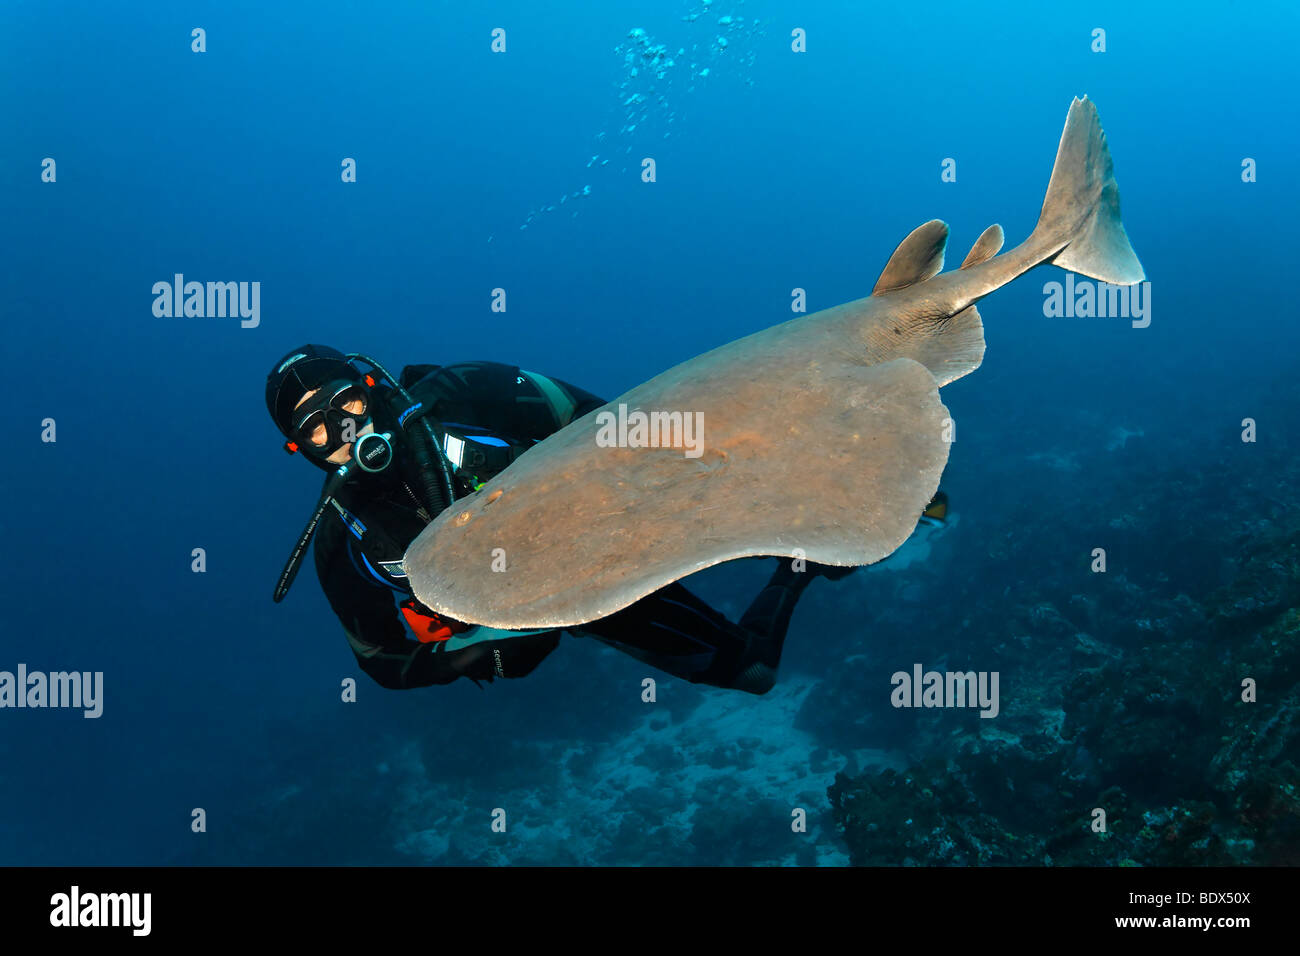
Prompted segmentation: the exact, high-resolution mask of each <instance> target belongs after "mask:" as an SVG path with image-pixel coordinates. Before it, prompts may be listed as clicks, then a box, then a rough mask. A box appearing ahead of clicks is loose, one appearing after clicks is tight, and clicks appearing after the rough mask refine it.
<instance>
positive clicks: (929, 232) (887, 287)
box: [871, 219, 948, 295]
mask: <svg viewBox="0 0 1300 956" xmlns="http://www.w3.org/2000/svg"><path fill="white" fill-rule="evenodd" d="M947 245H948V224H947V223H946V222H944V221H943V220H942V219H931V220H930V221H929V222H926V223H922V224H921V225H919V226H917V227H916V228H915V229H913V230H912V231H911V232H910V233H908V234H907V238H906V239H904V240H903V241H902V242H900V243H899V244H898V248H897V249H895V250H894V254H893V255H892V256H890V257H889V261H888V262H887V263H885V271H884V272H882V273H880V278H879V279H877V280H876V287H875V288H874V289H872V290H871V294H872V295H884V294H885V293H886V292H893V291H894V290H895V289H905V288H907V287H908V286H909V285H916V284H917V283H918V282H924V281H925V280H926V279H932V278H934V277H935V276H937V275H938V274H939V273H940V271H942V269H943V251H944V249H945V248H946V247H947Z"/></svg>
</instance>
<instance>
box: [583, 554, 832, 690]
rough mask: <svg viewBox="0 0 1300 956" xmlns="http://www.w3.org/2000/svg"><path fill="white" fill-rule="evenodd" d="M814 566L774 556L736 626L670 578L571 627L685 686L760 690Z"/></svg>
mask: <svg viewBox="0 0 1300 956" xmlns="http://www.w3.org/2000/svg"><path fill="white" fill-rule="evenodd" d="M819 570H820V567H819V566H816V565H811V564H810V565H809V570H808V571H806V572H796V571H793V570H791V565H790V562H789V561H788V560H784V559H783V560H781V561H780V563H779V564H778V567H777V570H776V572H775V573H774V574H773V575H772V577H771V579H770V580H769V581H768V583H767V585H766V586H765V587H764V588H763V590H762V591H760V592H759V593H758V596H757V597H756V598H755V599H754V601H753V603H752V604H750V606H749V608H748V610H746V611H745V613H744V614H743V615H742V616H741V618H740V623H738V624H733V623H732V622H731V621H728V620H727V618H726V617H725V615H723V614H722V613H721V612H719V611H716V610H714V609H713V608H711V607H709V605H707V604H705V603H704V602H703V601H702V600H700V599H699V598H698V597H696V596H695V595H694V594H692V593H691V592H690V591H688V590H687V589H686V588H685V587H684V586H683V585H682V584H681V583H680V582H675V583H673V584H670V585H668V586H667V587H665V588H662V589H660V590H658V591H656V592H654V593H653V594H650V595H647V596H646V597H644V598H642V599H641V600H640V601H637V602H636V603H635V604H631V605H629V606H628V607H626V608H624V609H623V610H621V611H618V612H617V613H615V614H611V615H610V616H609V617H605V618H601V619H600V620H598V621H591V622H589V623H587V624H583V625H581V626H580V627H576V628H571V630H573V631H577V632H579V633H583V634H587V635H590V636H592V637H596V638H598V639H600V640H602V641H604V642H605V643H607V644H610V645H612V646H614V647H617V648H618V649H619V650H621V651H623V652H625V653H627V654H630V655H631V656H633V657H635V658H637V659H638V660H642V661H645V662H646V663H648V664H651V665H652V666H654V667H658V668H659V669H660V670H664V671H667V672H668V673H670V674H673V675H674V676H677V677H681V678H683V679H685V680H689V681H691V682H692V683H696V684H711V685H713V686H715V687H725V688H729V689H735V690H746V691H749V692H750V693H754V694H763V693H766V692H767V691H768V690H770V689H771V688H772V685H773V684H775V683H776V671H777V667H778V666H779V665H780V662H781V649H782V647H783V645H784V643H785V635H786V631H787V630H788V629H789V626H790V616H791V614H793V613H794V607H795V604H796V603H797V602H798V600H799V596H800V595H801V594H802V593H803V590H804V588H806V587H807V586H808V584H809V583H810V582H811V581H812V579H813V578H814V577H816V576H817V572H818V571H819ZM837 570H838V569H837ZM847 570H849V569H846V571H847Z"/></svg>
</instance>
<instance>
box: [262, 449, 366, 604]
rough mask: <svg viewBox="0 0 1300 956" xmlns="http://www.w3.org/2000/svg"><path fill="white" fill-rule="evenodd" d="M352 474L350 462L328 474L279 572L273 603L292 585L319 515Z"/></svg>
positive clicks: (280, 599) (282, 596)
mask: <svg viewBox="0 0 1300 956" xmlns="http://www.w3.org/2000/svg"><path fill="white" fill-rule="evenodd" d="M351 474H352V464H351V462H349V463H348V464H346V465H340V466H339V469H338V471H336V472H334V474H332V475H330V476H329V478H327V479H326V481H325V490H324V491H322V492H321V496H320V502H319V503H318V504H317V505H316V510H315V511H314V512H312V516H311V520H310V521H308V522H307V527H305V528H303V530H302V534H301V535H300V536H299V538H298V543H297V544H296V545H295V546H294V549H293V553H292V554H291V555H289V561H288V563H286V564H285V566H284V570H283V571H281V572H280V580H279V582H278V583H277V584H276V586H275V598H274V600H275V603H276V604H279V603H280V602H281V601H283V600H284V596H285V595H286V594H288V593H289V588H290V587H292V586H293V579H294V578H296V577H297V576H298V569H299V568H300V567H302V559H303V558H304V557H305V556H306V554H307V545H308V544H309V543H310V542H311V536H312V534H314V533H315V531H316V525H317V524H318V523H319V522H320V516H321V515H323V514H324V513H325V509H326V508H328V507H329V503H330V499H331V498H333V497H334V495H335V494H337V493H338V490H339V489H340V488H342V487H343V484H344V482H346V481H347V480H348V478H349V477H350V476H351Z"/></svg>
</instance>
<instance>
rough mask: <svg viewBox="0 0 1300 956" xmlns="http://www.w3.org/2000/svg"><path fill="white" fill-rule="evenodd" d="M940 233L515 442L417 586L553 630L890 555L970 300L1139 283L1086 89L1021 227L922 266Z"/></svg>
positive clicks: (936, 421)
mask: <svg viewBox="0 0 1300 956" xmlns="http://www.w3.org/2000/svg"><path fill="white" fill-rule="evenodd" d="M947 237H948V227H947V225H946V224H945V223H943V222H941V221H939V220H932V221H930V222H927V223H925V224H923V225H921V226H919V227H918V228H917V229H915V230H914V231H913V232H912V233H911V234H910V235H909V236H908V237H907V238H906V239H904V240H903V242H902V243H901V244H900V245H899V246H898V248H897V249H896V250H895V251H894V254H893V255H892V256H891V257H890V259H889V262H888V263H887V264H886V266H885V269H884V272H883V273H882V274H881V276H880V279H879V280H878V281H877V283H876V286H875V288H874V290H873V292H872V294H871V295H870V296H869V297H867V298H864V299H859V300H857V301H854V302H849V303H846V304H844V305H840V306H836V307H834V308H831V309H827V310H825V311H822V312H817V313H815V314H813V315H808V316H800V317H798V318H794V319H791V320H789V321H787V322H784V323H782V324H780V325H776V326H773V327H771V328H768V329H765V330H763V331H761V332H755V333H754V334H752V335H749V336H746V337H745V338H742V339H739V340H737V341H735V342H731V343H729V344H727V345H723V346H721V347H719V348H716V349H713V350H712V351H710V352H706V353H705V354H703V355H700V356H697V357H695V358H693V359H690V360H689V361H686V362H683V363H682V364H680V365H677V366H676V367H674V368H671V369H669V370H668V371H666V372H663V373H662V374H660V375H657V376H655V377H654V378H652V379H650V380H649V381H647V382H645V383H643V384H641V385H638V386H637V387H635V388H633V389H632V390H631V391H629V392H626V393H625V394H623V395H620V396H619V397H618V398H616V399H614V400H613V401H612V402H610V403H608V404H607V405H605V406H604V407H603V408H601V409H598V410H596V411H593V412H592V413H590V414H588V415H586V416H585V417H583V418H581V419H578V420H577V421H574V422H572V423H570V424H569V425H567V426H566V427H565V428H563V429H561V430H560V431H558V432H556V433H555V434H553V435H551V436H550V437H549V438H547V439H546V440H545V441H543V442H541V443H539V444H538V445H536V446H535V447H533V448H532V449H530V450H529V451H528V452H527V453H526V454H524V455H523V456H522V457H521V458H519V459H518V460H517V461H515V462H514V463H513V464H512V465H510V467H508V468H507V469H506V470H505V471H503V472H501V473H500V474H499V475H497V476H496V477H495V478H494V479H492V480H491V481H489V482H488V483H487V484H485V485H484V486H483V487H482V488H481V489H480V490H479V491H478V492H476V493H474V494H473V495H471V496H469V497H467V498H464V499H461V500H459V501H457V502H456V503H455V504H453V505H452V506H451V507H450V508H448V509H447V510H446V511H445V512H443V513H442V515H440V516H439V517H438V518H437V519H436V520H434V521H433V522H432V523H431V524H430V525H429V526H428V527H427V528H426V529H425V530H424V531H423V532H422V533H421V534H420V536H419V537H418V538H417V539H416V540H415V541H414V542H413V543H412V545H411V547H410V548H409V549H408V550H407V553H406V558H405V563H406V570H407V572H408V574H409V575H410V580H411V584H412V586H413V588H414V591H415V594H416V596H417V597H418V598H419V599H420V601H422V602H423V603H424V604H426V605H427V606H428V607H430V608H432V609H433V610H435V611H437V612H439V613H441V614H445V615H447V616H450V617H452V618H455V619H457V620H460V621H466V622H469V623H474V624H483V625H488V626H491V627H498V628H535V627H560V626H569V625H577V624H582V623H585V622H587V621H592V620H595V619H597V618H601V617H605V616H607V615H609V614H612V613H613V612H615V611H618V610H620V609H622V608H624V607H626V606H627V605H629V604H631V603H632V602H634V601H636V600H637V599H639V598H641V597H644V596H645V595H647V594H649V593H651V592H652V591H655V590H657V589H659V588H661V587H663V586H665V585H667V584H669V583H671V582H673V581H676V580H678V579H679V578H682V577H685V576H686V575H689V574H692V573H694V572H696V571H699V570H701V569H703V568H707V567H709V566H710V565H714V564H718V563H720V562H723V561H730V560H733V559H736V558H742V557H747V556H754V555H774V556H787V557H801V556H802V557H806V558H807V559H808V560H810V561H815V562H820V563H822V564H832V565H861V564H871V563H873V562H875V561H879V560H881V559H882V558H884V557H886V556H888V555H889V554H890V553H892V552H893V551H894V550H895V549H896V548H898V546H899V545H900V544H902V543H903V541H904V540H905V539H906V538H907V537H908V536H909V535H910V534H911V532H912V530H913V529H914V528H915V527H916V524H917V519H918V518H919V516H920V515H921V512H922V510H923V509H924V508H925V506H926V504H927V503H928V502H929V501H930V499H931V497H932V496H933V495H934V493H935V490H936V489H937V487H938V484H939V477H940V475H941V474H942V472H943V468H944V465H945V464H946V462H947V460H948V446H949V443H950V441H951V438H952V435H951V428H952V423H951V421H950V419H949V417H948V411H947V409H946V408H945V407H944V405H943V402H942V401H941V400H940V398H939V388H940V387H941V386H943V385H947V384H948V383H949V382H951V381H953V380H954V379H957V378H960V377H961V376H963V375H966V374H967V373H969V372H971V371H973V370H974V369H976V368H978V367H979V365H980V362H981V361H982V359H983V355H984V331H983V326H982V325H981V322H980V315H979V313H978V311H976V308H975V303H976V302H977V301H978V300H979V299H981V298H983V297H984V296H986V295H988V294H989V293H990V292H992V291H993V290H995V289H997V288H999V287H1000V286H1002V285H1004V284H1006V283H1007V282H1010V281H1011V280H1012V279H1014V278H1016V277H1017V276H1019V275H1021V274H1022V273H1024V272H1026V271H1028V270H1029V269H1031V268H1033V267H1034V266H1037V265H1040V264H1043V263H1054V264H1056V265H1057V266H1060V267H1062V268H1064V269H1068V270H1072V271H1074V272H1077V273H1081V274H1083V275H1086V276H1090V277H1092V278H1094V279H1098V280H1101V281H1103V282H1110V283H1117V284H1132V283H1135V282H1139V281H1141V280H1142V278H1143V272H1142V267H1141V265H1140V264H1139V262H1138V260H1137V257H1136V255H1135V254H1134V253H1133V250H1132V247H1131V246H1130V245H1129V241H1128V237H1127V236H1126V235H1125V232H1124V227H1123V225H1122V223H1121V222H1120V212H1119V191H1118V189H1117V187H1116V185H1115V180H1114V177H1113V175H1112V166H1111V159H1110V152H1109V150H1108V148H1107V146H1106V137H1105V134H1104V133H1103V132H1102V129H1101V125H1100V123H1099V121H1098V118H1097V111H1096V108H1095V107H1094V106H1093V104H1092V103H1091V102H1090V101H1089V100H1088V99H1087V97H1084V98H1083V99H1075V100H1074V102H1073V103H1072V104H1071V106H1070V111H1069V114H1068V116H1067V117H1066V122H1065V130H1064V132H1063V133H1062V135H1061V141H1060V145H1059V147H1058V149H1057V154H1056V163H1055V166H1054V167H1053V169H1052V175H1051V180H1050V182H1049V184H1048V187H1047V195H1046V198H1045V200H1044V202H1043V209H1042V213H1041V215H1040V216H1039V220H1038V224H1037V225H1036V226H1035V228H1034V230H1033V232H1032V233H1031V234H1030V235H1029V237H1028V238H1027V239H1026V240H1025V241H1024V242H1023V243H1021V244H1020V245H1019V246H1017V247H1015V248H1014V249H1011V250H1009V251H1008V252H1006V253H1003V254H1001V255H999V254H998V253H999V251H1000V250H1001V247H1002V230H1001V228H1000V227H999V226H996V225H995V226H991V227H990V228H989V229H987V230H986V231H985V232H984V234H983V235H982V236H980V238H979V240H978V241H977V242H976V243H975V246H974V248H972V249H971V251H970V253H969V254H968V255H967V256H966V259H965V260H964V261H963V262H962V264H961V267H960V268H959V269H958V270H955V271H952V272H948V273H946V274H942V275H941V274H940V272H941V270H942V268H943V256H944V248H945V245H946V242H947ZM696 429H698V430H696Z"/></svg>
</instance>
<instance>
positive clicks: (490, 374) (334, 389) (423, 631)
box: [266, 345, 928, 694]
mask: <svg viewBox="0 0 1300 956" xmlns="http://www.w3.org/2000/svg"><path fill="white" fill-rule="evenodd" d="M358 363H360V364H363V365H365V366H367V367H369V369H370V371H369V372H363V371H362V370H361V369H360V368H359V367H358ZM604 404H605V400H604V399H601V398H598V397H597V396H595V395H592V394H591V393H589V392H586V391H583V390H582V389H580V388H576V387H575V386H573V385H570V384H568V383H567V382H562V381H560V380H558V379H554V378H549V377H547V376H545V375H540V374H538V373H536V372H529V371H525V370H523V369H520V368H518V367H516V366H512V365H502V364H498V363H495V362H467V363H463V364H459V365H450V366H438V365H408V366H406V367H405V368H403V369H402V372H401V374H400V377H399V378H397V379H394V378H393V377H392V376H391V375H390V374H389V373H388V372H387V371H386V370H385V369H384V368H383V367H382V366H380V365H379V364H378V363H376V362H375V361H374V360H372V359H370V358H367V357H366V356H363V355H361V354H359V353H353V354H350V355H344V354H343V353H341V352H338V351H336V350H335V349H332V348H328V347H326V346H321V345H304V346H302V347H301V348H298V349H294V350H293V351H292V352H289V353H288V354H287V355H285V356H284V357H283V358H282V359H281V360H280V361H278V362H276V363H275V365H274V366H273V367H272V370H271V372H270V374H269V375H268V376H267V380H266V407H267V410H268V411H269V412H270V414H271V418H272V419H273V420H274V421H275V424H276V426H277V427H278V428H279V429H280V432H281V433H282V434H283V435H284V437H285V439H286V442H285V446H284V447H285V449H286V450H287V451H288V452H290V453H291V454H293V453H297V452H301V453H302V455H303V456H304V457H305V458H306V459H307V460H308V461H310V462H311V463H312V464H313V465H315V466H316V467H318V468H320V469H322V470H323V471H325V472H327V475H328V477H327V478H326V481H325V487H324V489H323V490H322V494H321V498H320V501H319V502H318V504H317V507H316V510H315V512H314V513H313V515H312V518H311V520H310V521H309V522H308V524H307V527H306V528H305V529H304V531H303V534H302V536H301V537H300V538H299V540H298V544H297V546H296V547H295V549H294V551H293V553H292V555H291V557H290V559H289V563H288V564H287V565H286V567H285V569H284V572H283V573H282V574H281V577H280V582H279V584H278V586H277V588H276V592H275V600H276V601H277V602H278V601H280V600H282V599H283V597H284V596H285V594H286V593H287V592H288V589H289V586H290V585H291V584H292V583H293V579H294V577H295V576H296V574H297V572H298V568H299V566H300V564H301V562H302V559H303V557H304V556H305V552H306V549H307V546H308V543H309V542H310V541H311V539H312V538H313V537H314V538H315V545H314V556H315V562H316V573H317V576H318V577H319V579H320V584H321V588H322V589H323V591H324V592H325V596H326V598H327V599H328V601H329V603H330V607H331V608H332V609H333V611H334V613H335V614H336V615H337V616H338V618H339V621H340V622H341V623H342V625H343V630H344V633H345V634H346V636H347V640H348V643H349V645H350V646H351V647H352V651H353V653H354V654H355V655H356V658H357V662H358V664H360V666H361V669H362V670H363V671H365V672H366V673H367V674H368V675H370V677H371V678H373V679H374V680H375V681H376V682H377V683H379V684H380V685H382V686H383V687H387V688H394V689H405V688H412V687H425V686H428V685H431V684H447V683H451V682H452V681H454V680H456V679H457V678H459V677H468V678H470V679H472V680H474V682H475V683H476V684H477V683H478V682H479V681H488V682H489V683H490V682H491V681H492V680H493V679H494V678H497V677H503V678H518V677H524V676H526V675H527V674H529V673H531V672H532V671H533V669H534V668H536V667H537V665H538V664H539V663H540V662H541V660H542V658H544V657H546V656H547V655H548V654H550V653H551V651H553V650H555V648H556V646H557V645H558V643H559V640H560V635H561V629H554V630H542V631H507V630H498V629H494V628H488V627H479V626H474V625H469V624H465V623H462V622H460V621H454V620H450V619H447V618H444V617H440V616H439V615H438V614H436V613H434V612H433V611H431V610H430V609H429V608H427V607H425V606H424V605H422V604H421V603H420V602H419V601H418V600H417V599H416V597H415V595H414V594H413V592H412V590H411V587H410V585H409V583H408V581H407V576H406V572H405V570H404V567H403V563H402V558H403V555H404V554H405V552H406V549H407V547H408V546H409V545H410V544H411V542H412V541H413V540H414V539H415V538H416V536H417V535H418V534H419V533H420V532H421V531H422V530H423V529H424V527H425V525H427V524H428V523H429V522H430V521H432V520H433V519H434V518H435V517H436V516H437V515H438V514H439V513H440V512H441V511H442V510H443V509H444V508H446V507H448V506H449V505H450V504H451V503H452V502H453V501H455V500H456V499H458V498H462V497H465V496H466V495H469V494H472V493H473V492H474V491H476V490H477V489H478V488H479V487H480V486H481V485H482V483H483V482H485V481H487V480H488V479H490V478H492V477H493V476H494V475H496V474H497V473H498V472H500V471H502V470H503V469H504V468H505V467H506V466H507V465H509V464H510V463H511V462H512V461H514V460H515V459H516V458H518V457H519V456H520V455H523V454H526V453H527V451H528V449H529V448H531V447H532V446H533V445H534V444H536V443H537V442H539V441H541V440H542V439H544V438H546V437H547V436H548V435H550V434H551V433H552V432H554V431H557V430H558V429H560V428H563V427H564V426H565V425H567V424H569V422H571V421H574V420H575V419H578V418H581V417H582V416H583V415H585V414H587V413H588V412H590V411H592V410H594V409H597V408H599V407H601V406H602V405H604ZM927 513H928V510H927ZM777 564H778V567H777V570H776V572H775V573H774V574H773V575H772V577H771V579H770V580H769V581H768V583H767V584H766V586H764V587H763V589H762V590H761V591H759V593H758V595H757V597H755V598H754V601H753V603H752V604H750V606H749V608H748V610H746V611H745V613H744V614H743V615H742V616H741V618H740V621H739V622H738V623H732V622H731V621H729V620H728V619H727V618H726V617H725V615H723V614H721V613H720V612H718V611H716V610H714V609H713V608H711V607H710V606H709V605H707V604H706V603H704V601H702V600H700V599H699V598H698V597H696V596H695V595H694V594H692V593H691V592H690V591H689V590H687V589H686V587H685V586H683V585H682V583H681V582H674V583H673V584H670V585H668V586H667V587H664V588H662V589H661V590H659V591H656V592H654V593H652V594H650V595H648V596H646V597H644V598H642V599H641V600H639V601H637V602H635V603H634V604H631V605H629V606H628V607H626V608H624V609H623V610H621V611H618V612H616V613H615V614H612V615H610V616H609V617H606V618H602V619H600V620H597V621H591V622H588V623H586V624H582V625H579V626H576V627H568V628H564V629H562V630H567V631H568V632H569V633H570V634H573V635H575V636H580V637H592V638H596V639H597V640H600V641H602V642H603V643H605V644H608V645H609V646H612V647H615V648H617V649H619V650H621V651H623V652H624V653H627V654H629V655H631V656H633V657H636V658H637V659H638V660H641V661H643V662H644V663H646V664H649V665H651V666H653V667H656V668H658V669H660V670H662V671H665V672H667V673H669V674H672V675H674V676H676V677H680V678H683V679H685V680H688V681H690V682H692V683H703V684H710V685H712V686H715V687H723V688H730V689H736V690H743V691H748V692H749V693H753V694H764V693H766V692H767V691H768V690H770V689H771V688H772V686H773V685H774V684H775V682H776V671H777V668H778V666H779V664H780V659H781V648H782V645H783V644H784V642H785V636H786V631H787V629H788V627H789V624H790V616H791V614H792V613H793V611H794V607H795V604H796V602H797V601H798V600H799V597H800V595H801V594H802V593H803V591H804V589H805V588H806V587H807V586H808V585H809V584H810V583H811V582H812V580H813V579H814V578H815V577H818V576H824V577H826V578H828V579H831V580H836V579H838V578H841V577H843V576H845V575H847V574H848V573H849V572H851V571H853V570H854V568H843V567H828V566H825V565H817V564H814V563H813V562H806V564H807V570H806V571H795V570H794V569H793V567H792V562H791V561H789V560H787V559H780V560H778V562H777ZM399 608H400V613H399ZM479 686H480V687H481V686H482V685H481V684H480V685H479Z"/></svg>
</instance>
